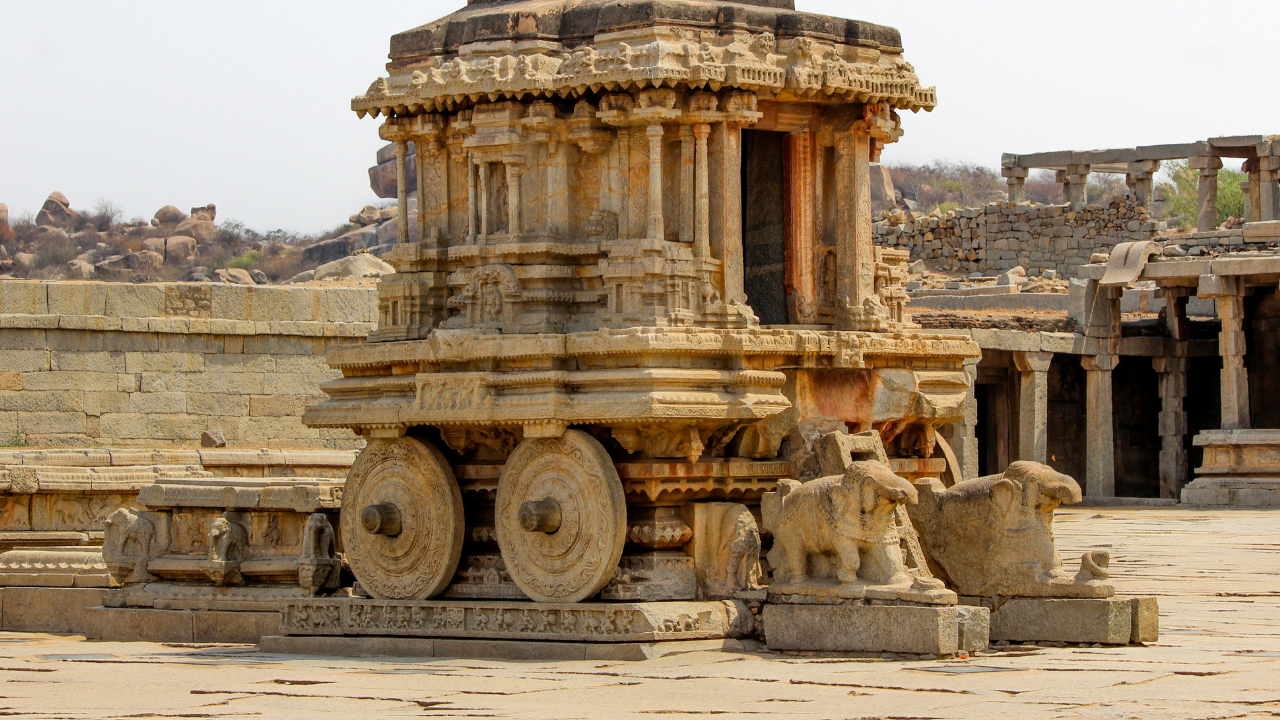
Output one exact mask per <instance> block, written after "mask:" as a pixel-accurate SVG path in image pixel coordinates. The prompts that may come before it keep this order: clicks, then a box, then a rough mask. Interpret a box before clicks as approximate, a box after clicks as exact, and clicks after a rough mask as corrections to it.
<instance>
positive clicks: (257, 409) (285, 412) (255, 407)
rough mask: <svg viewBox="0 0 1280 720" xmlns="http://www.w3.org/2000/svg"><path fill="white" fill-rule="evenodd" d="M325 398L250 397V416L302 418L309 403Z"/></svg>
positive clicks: (310, 396) (300, 396) (316, 396)
mask: <svg viewBox="0 0 1280 720" xmlns="http://www.w3.org/2000/svg"><path fill="white" fill-rule="evenodd" d="M325 398H326V396H324V395H250V396H249V412H248V414H249V415H251V416H254V417H301V416H302V411H303V410H305V409H306V407H307V405H308V404H309V403H316V402H319V401H321V400H324V399H325Z"/></svg>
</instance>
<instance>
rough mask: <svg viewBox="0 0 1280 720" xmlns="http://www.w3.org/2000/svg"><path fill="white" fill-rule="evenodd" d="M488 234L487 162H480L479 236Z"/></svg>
mask: <svg viewBox="0 0 1280 720" xmlns="http://www.w3.org/2000/svg"><path fill="white" fill-rule="evenodd" d="M488 235H489V162H488V161H487V160H486V161H482V162H481V163H480V237H486V236H488Z"/></svg>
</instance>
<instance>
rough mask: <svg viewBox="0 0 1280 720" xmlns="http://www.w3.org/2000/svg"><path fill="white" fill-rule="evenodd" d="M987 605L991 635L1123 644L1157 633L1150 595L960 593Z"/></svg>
mask: <svg viewBox="0 0 1280 720" xmlns="http://www.w3.org/2000/svg"><path fill="white" fill-rule="evenodd" d="M960 602H962V603H965V604H968V605H975V606H982V607H986V608H989V609H991V640H992V641H993V642H994V641H1000V640H1006V641H1009V642H1066V643H1100V644H1103V645H1127V644H1129V643H1130V642H1155V641H1156V640H1157V639H1159V637H1160V608H1159V605H1158V604H1157V602H1156V599H1155V598H1153V597H1112V598H1007V599H1006V598H1001V599H992V598H975V597H964V596H962V597H961V598H960Z"/></svg>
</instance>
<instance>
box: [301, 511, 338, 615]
mask: <svg viewBox="0 0 1280 720" xmlns="http://www.w3.org/2000/svg"><path fill="white" fill-rule="evenodd" d="M336 545H337V544H336V541H335V536H334V532H333V525H332V524H330V522H329V517H328V516H327V515H325V514H324V513H311V514H310V515H309V516H307V524H306V525H304V526H303V528H302V553H301V554H300V555H299V556H298V587H300V588H302V589H303V590H304V591H306V592H307V593H308V594H309V595H316V594H319V592H320V591H321V590H332V589H334V588H336V587H338V581H339V580H340V578H341V574H342V561H341V560H339V559H338V558H337V557H336V555H335V553H334V550H335V548H336Z"/></svg>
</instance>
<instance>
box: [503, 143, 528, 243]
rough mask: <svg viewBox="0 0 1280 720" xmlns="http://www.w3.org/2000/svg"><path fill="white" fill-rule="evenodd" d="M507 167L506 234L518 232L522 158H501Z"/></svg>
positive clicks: (515, 234) (522, 172)
mask: <svg viewBox="0 0 1280 720" xmlns="http://www.w3.org/2000/svg"><path fill="white" fill-rule="evenodd" d="M502 164H503V165H504V166H505V167H506V169H507V234H508V235H510V236H511V237H513V238H514V237H516V236H517V235H519V234H520V207H521V200H520V177H521V176H522V175H524V160H523V158H503V160H502Z"/></svg>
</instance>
